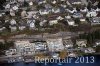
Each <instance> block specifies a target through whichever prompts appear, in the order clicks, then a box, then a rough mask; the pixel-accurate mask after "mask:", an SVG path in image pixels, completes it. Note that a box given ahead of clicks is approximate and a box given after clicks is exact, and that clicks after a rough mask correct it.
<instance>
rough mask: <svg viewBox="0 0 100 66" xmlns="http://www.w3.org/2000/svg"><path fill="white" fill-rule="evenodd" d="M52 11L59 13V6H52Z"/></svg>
mask: <svg viewBox="0 0 100 66" xmlns="http://www.w3.org/2000/svg"><path fill="white" fill-rule="evenodd" d="M52 12H53V13H59V12H60V9H59V8H52Z"/></svg>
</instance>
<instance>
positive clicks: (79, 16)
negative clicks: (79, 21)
mask: <svg viewBox="0 0 100 66" xmlns="http://www.w3.org/2000/svg"><path fill="white" fill-rule="evenodd" d="M81 17H83V14H81V13H73V18H81Z"/></svg>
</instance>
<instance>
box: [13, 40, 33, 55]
mask: <svg viewBox="0 0 100 66" xmlns="http://www.w3.org/2000/svg"><path fill="white" fill-rule="evenodd" d="M34 46H35V44H34V43H31V42H29V41H15V48H16V49H17V52H18V53H19V55H33V54H34V53H35V49H34Z"/></svg>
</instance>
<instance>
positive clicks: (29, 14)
mask: <svg viewBox="0 0 100 66" xmlns="http://www.w3.org/2000/svg"><path fill="white" fill-rule="evenodd" d="M37 13H38V12H37V11H28V12H27V17H26V18H33V16H34V15H35V14H37Z"/></svg>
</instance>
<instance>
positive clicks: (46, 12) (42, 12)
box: [39, 9, 49, 15]
mask: <svg viewBox="0 0 100 66" xmlns="http://www.w3.org/2000/svg"><path fill="white" fill-rule="evenodd" d="M39 13H40V14H41V15H46V14H49V11H48V10H46V9H44V10H39Z"/></svg>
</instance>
